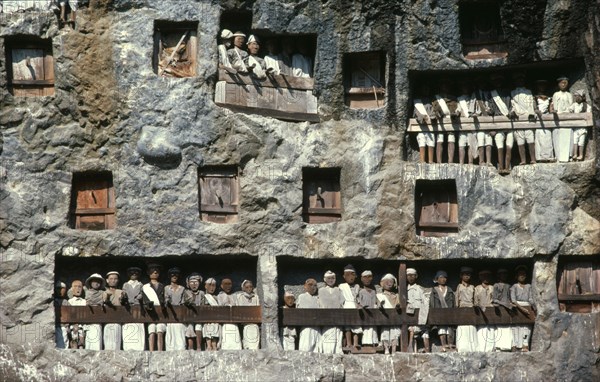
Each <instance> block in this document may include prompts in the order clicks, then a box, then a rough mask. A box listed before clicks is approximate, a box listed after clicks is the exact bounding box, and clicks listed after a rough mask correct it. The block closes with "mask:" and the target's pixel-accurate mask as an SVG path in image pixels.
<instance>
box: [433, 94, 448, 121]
mask: <svg viewBox="0 0 600 382" xmlns="http://www.w3.org/2000/svg"><path fill="white" fill-rule="evenodd" d="M435 98H436V99H437V101H438V103H439V105H440V107H441V108H442V113H444V116H445V117H447V116H449V115H450V109H448V105H446V100H445V99H443V98H442V97H440V96H439V95H437V94H436V95H435Z"/></svg>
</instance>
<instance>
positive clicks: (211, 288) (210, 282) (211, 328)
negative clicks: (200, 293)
mask: <svg viewBox="0 0 600 382" xmlns="http://www.w3.org/2000/svg"><path fill="white" fill-rule="evenodd" d="M204 290H205V293H204V300H205V303H206V304H207V305H210V306H219V302H218V301H217V295H216V290H217V280H215V279H214V278H212V277H211V278H209V279H207V280H206V281H205V282H204ZM203 329H204V333H203V334H204V340H205V341H206V350H218V345H219V337H221V325H219V324H217V323H208V324H204V328H203Z"/></svg>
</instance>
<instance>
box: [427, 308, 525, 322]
mask: <svg viewBox="0 0 600 382" xmlns="http://www.w3.org/2000/svg"><path fill="white" fill-rule="evenodd" d="M527 309H528V310H529V315H525V314H524V313H523V312H521V311H520V310H518V309H514V310H508V309H506V308H505V307H497V308H493V307H492V308H487V309H486V310H485V312H482V311H481V309H479V308H477V307H475V308H446V309H444V308H430V309H429V316H428V318H427V324H428V325H524V324H531V325H533V323H534V321H535V313H534V312H533V310H532V309H531V307H528V308H527ZM415 314H417V313H415Z"/></svg>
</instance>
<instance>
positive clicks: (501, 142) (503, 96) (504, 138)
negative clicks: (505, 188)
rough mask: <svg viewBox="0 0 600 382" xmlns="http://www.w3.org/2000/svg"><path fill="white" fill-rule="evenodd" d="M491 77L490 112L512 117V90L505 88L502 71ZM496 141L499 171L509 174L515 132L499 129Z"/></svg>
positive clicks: (495, 114)
mask: <svg viewBox="0 0 600 382" xmlns="http://www.w3.org/2000/svg"><path fill="white" fill-rule="evenodd" d="M490 78H491V82H492V90H491V91H490V101H489V107H490V114H491V115H493V116H501V115H502V116H505V117H507V118H510V117H511V115H510V114H511V113H510V107H511V100H510V92H508V91H507V90H505V89H504V76H503V75H502V74H500V73H495V74H493V75H492V76H491V77H490ZM494 142H495V143H496V147H497V149H498V173H499V174H507V173H509V172H510V168H511V161H512V148H513V143H514V134H513V132H512V131H506V132H503V131H499V132H497V133H496V135H495V136H494ZM505 146H506V156H505V149H504V147H505Z"/></svg>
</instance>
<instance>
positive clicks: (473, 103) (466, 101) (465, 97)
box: [457, 80, 479, 164]
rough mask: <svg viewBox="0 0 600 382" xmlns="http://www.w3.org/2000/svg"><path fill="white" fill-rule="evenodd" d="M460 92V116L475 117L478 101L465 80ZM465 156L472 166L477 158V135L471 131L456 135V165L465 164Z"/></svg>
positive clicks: (461, 84) (458, 100) (461, 83)
mask: <svg viewBox="0 0 600 382" xmlns="http://www.w3.org/2000/svg"><path fill="white" fill-rule="evenodd" d="M460 90H461V95H460V96H458V98H457V102H458V110H460V116H461V117H462V118H471V117H476V116H477V114H476V112H477V109H476V107H477V102H478V101H479V99H477V98H476V93H475V92H473V93H472V92H471V86H470V85H469V83H468V82H467V81H466V80H462V81H461V82H460ZM467 147H468V148H469V149H468V150H467V149H466V148H467ZM465 154H467V157H468V163H469V164H473V161H474V159H475V158H477V157H478V151H477V133H475V132H473V131H469V132H460V133H459V135H458V163H460V164H464V163H465Z"/></svg>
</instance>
